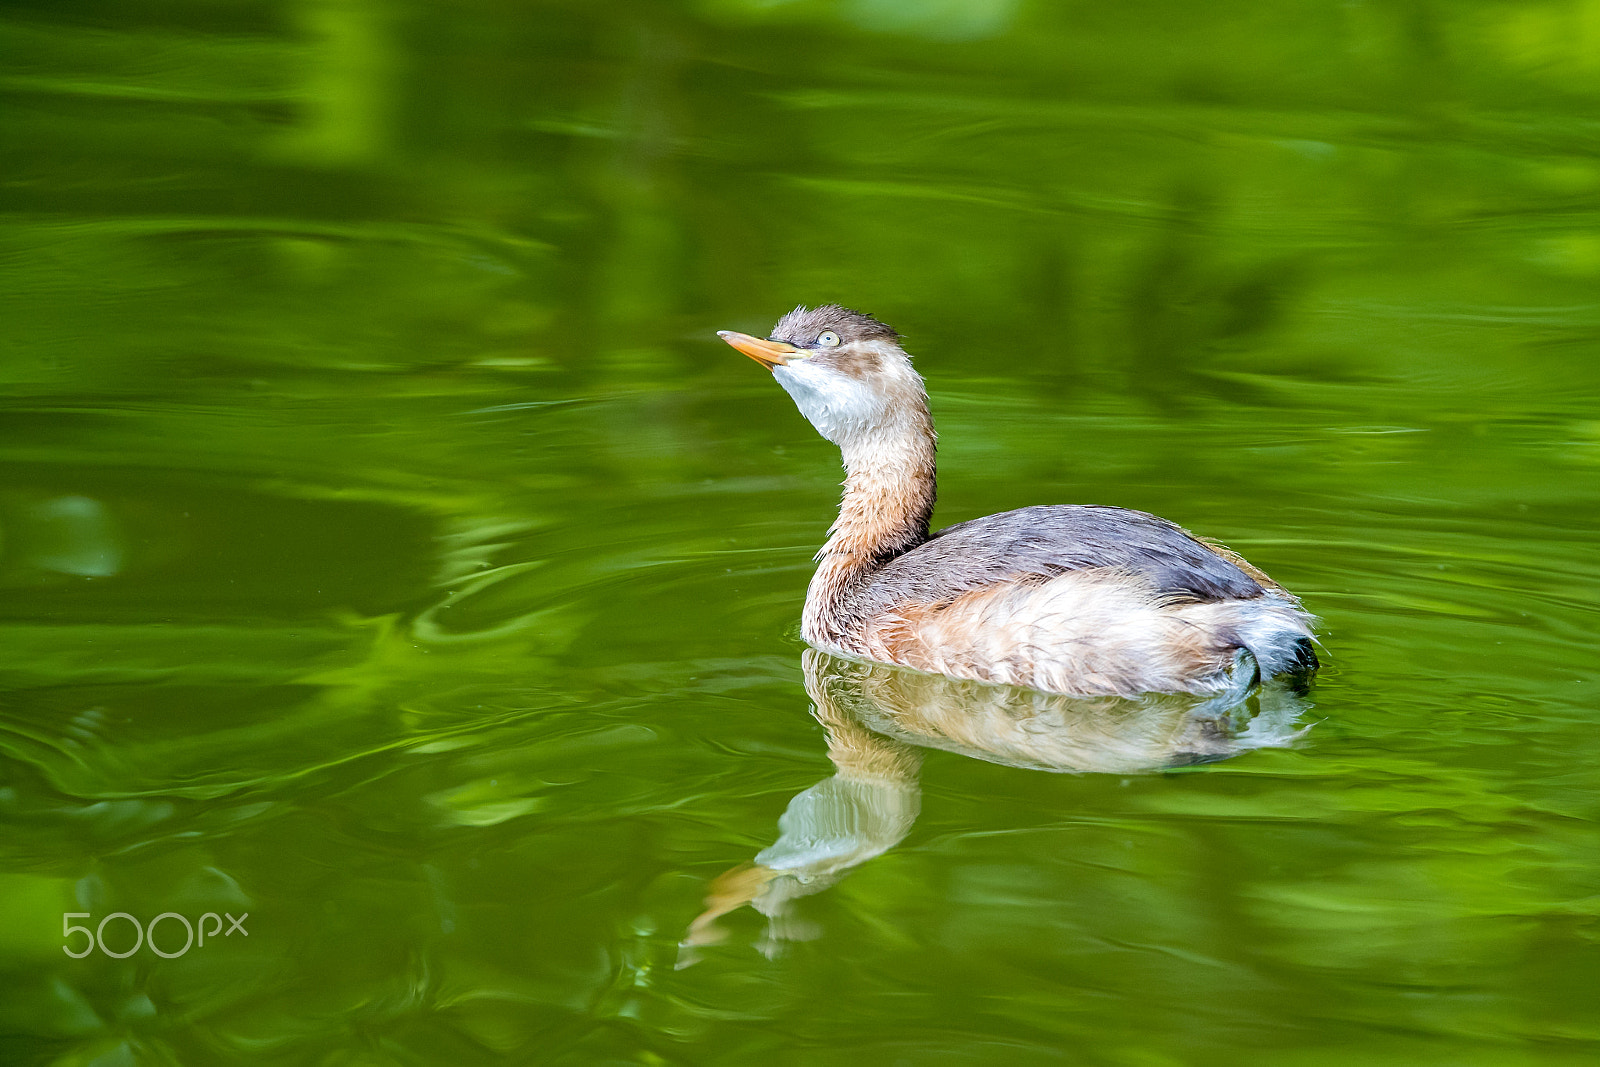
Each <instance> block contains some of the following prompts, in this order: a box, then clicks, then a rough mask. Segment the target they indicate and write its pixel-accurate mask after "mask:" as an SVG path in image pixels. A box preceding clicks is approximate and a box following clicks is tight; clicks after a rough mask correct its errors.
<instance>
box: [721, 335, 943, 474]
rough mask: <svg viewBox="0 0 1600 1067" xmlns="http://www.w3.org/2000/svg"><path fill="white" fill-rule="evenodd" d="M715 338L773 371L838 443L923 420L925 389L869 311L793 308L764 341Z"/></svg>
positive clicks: (917, 425) (919, 426) (915, 426)
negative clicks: (867, 312)
mask: <svg viewBox="0 0 1600 1067" xmlns="http://www.w3.org/2000/svg"><path fill="white" fill-rule="evenodd" d="M717 336H719V337H721V338H722V339H723V340H724V341H726V342H728V344H730V345H732V346H733V347H734V348H737V349H738V350H739V351H741V352H743V353H744V354H745V355H747V356H749V357H750V358H751V359H753V360H755V361H756V362H757V363H760V364H761V365H762V366H764V367H766V368H767V369H769V370H770V371H772V376H773V377H774V378H776V379H777V380H778V384H779V385H781V386H783V387H784V389H786V390H787V391H788V393H789V395H790V396H792V397H793V398H794V402H795V403H796V404H797V405H799V408H800V413H801V414H802V415H804V416H805V417H806V418H807V419H809V420H810V421H811V425H813V426H815V427H816V428H817V432H818V433H820V434H822V436H823V437H826V438H827V439H828V440H830V441H832V442H833V443H834V444H836V445H839V446H841V447H849V446H850V445H852V444H856V443H861V442H863V441H865V440H867V439H870V438H873V437H876V436H878V435H880V434H883V433H904V432H906V431H909V430H923V428H924V427H925V426H926V424H927V394H926V393H925V392H924V391H923V386H922V378H921V376H920V375H918V374H917V372H916V371H915V370H913V369H912V368H911V357H909V356H907V355H906V353H905V349H903V348H901V347H900V343H899V342H900V335H899V334H897V333H895V332H894V330H892V329H890V328H889V327H888V326H885V325H884V324H883V323H881V322H879V321H878V320H877V319H875V318H873V317H872V316H871V315H864V314H862V313H861V312H859V311H851V310H850V309H849V308H846V307H840V306H839V305H838V304H824V305H823V306H822V307H818V308H805V307H797V308H795V309H794V310H793V311H791V312H789V314H787V315H785V316H784V317H783V318H781V319H779V320H778V324H777V325H776V326H774V327H773V328H772V334H771V336H770V337H768V338H767V339H766V340H762V339H761V338H758V337H751V336H750V335H748V334H743V333H735V332H734V331H732V330H718V331H717ZM923 432H929V431H926V430H923Z"/></svg>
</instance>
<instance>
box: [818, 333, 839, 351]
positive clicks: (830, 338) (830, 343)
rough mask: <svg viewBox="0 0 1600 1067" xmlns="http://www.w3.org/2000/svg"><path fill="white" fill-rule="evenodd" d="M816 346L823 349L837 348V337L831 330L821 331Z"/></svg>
mask: <svg viewBox="0 0 1600 1067" xmlns="http://www.w3.org/2000/svg"><path fill="white" fill-rule="evenodd" d="M817 344H819V345H821V346H822V347H823V348H838V347H839V335H838V334H836V333H834V332H833V331H832V330H823V331H822V334H821V335H820V336H819V337H818V338H817Z"/></svg>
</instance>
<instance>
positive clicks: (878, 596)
mask: <svg viewBox="0 0 1600 1067" xmlns="http://www.w3.org/2000/svg"><path fill="white" fill-rule="evenodd" d="M718 336H720V337H721V338H722V339H723V340H724V341H726V342H727V343H728V344H730V345H732V346H733V347H734V348H737V349H738V350H739V351H741V352H743V353H744V354H745V355H747V356H749V357H750V358H751V359H754V360H755V361H756V362H758V363H760V364H762V365H763V366H765V367H767V368H768V369H769V370H771V371H772V374H773V377H775V378H777V380H778V384H779V385H781V386H783V387H784V389H786V390H787V391H788V392H789V395H790V396H792V397H793V398H794V401H795V403H796V404H798V405H799V407H800V412H801V414H803V415H804V416H805V417H806V418H807V419H809V420H810V421H811V424H812V425H813V426H815V427H816V428H817V431H818V432H819V433H821V434H822V436H823V437H825V438H827V439H828V440H829V441H832V442H833V443H834V444H836V445H838V446H839V448H840V450H841V451H842V452H843V455H844V466H845V470H846V472H847V477H846V478H845V482H844V499H843V501H842V502H841V503H840V505H839V518H838V521H836V522H835V523H834V524H833V528H832V529H831V530H830V531H829V537H828V541H827V543H826V544H824V545H823V546H822V550H821V551H820V552H819V553H818V554H817V560H818V567H817V572H816V574H815V575H814V576H813V577H812V579H811V586H810V588H809V589H808V590H807V592H806V605H805V613H804V615H803V617H802V621H801V630H800V633H801V636H802V637H804V638H805V640H806V641H807V642H808V643H809V644H811V645H814V646H816V647H817V648H821V649H826V650H829V651H833V652H841V653H843V654H845V655H847V656H856V657H859V658H862V659H869V660H877V661H880V662H884V663H897V664H901V665H903V666H907V667H914V668H917V669H919V670H923V671H928V672H931V673H934V674H944V675H949V676H951V677H955V678H968V679H974V680H977V681H984V682H1000V683H1005V684H1009V685H1019V686H1025V687H1027V688H1030V689H1040V690H1044V691H1046V692H1052V693H1067V694H1082V695H1094V694H1123V695H1131V694H1136V693H1147V692H1169V693H1170V692H1188V693H1206V692H1213V691H1217V690H1221V689H1226V688H1230V687H1235V686H1237V685H1239V684H1240V682H1241V672H1243V673H1244V674H1246V675H1250V676H1259V677H1269V676H1272V675H1276V674H1286V673H1301V672H1308V671H1311V670H1314V669H1315V668H1316V666H1317V659H1316V656H1315V654H1314V653H1313V652H1312V648H1311V627H1310V623H1311V622H1312V621H1313V620H1312V617H1311V616H1310V615H1309V614H1308V613H1307V612H1306V611H1304V610H1303V609H1302V608H1301V607H1300V602H1299V600H1298V599H1296V598H1295V597H1294V596H1293V595H1292V594H1290V593H1289V592H1288V591H1287V590H1285V589H1284V588H1283V587H1282V586H1280V585H1278V584H1277V583H1276V582H1274V581H1273V580H1272V579H1270V578H1268V577H1267V576H1266V575H1265V574H1263V573H1262V572H1261V571H1260V570H1258V569H1256V568H1255V567H1253V566H1251V565H1250V564H1249V563H1248V562H1246V561H1245V560H1244V559H1243V558H1242V557H1241V556H1239V555H1238V554H1236V553H1234V552H1231V551H1229V550H1228V549H1226V548H1223V547H1221V546H1220V545H1214V544H1207V543H1203V542H1201V541H1199V540H1196V539H1195V538H1194V537H1193V536H1191V535H1190V534H1189V533H1188V531H1186V530H1184V529H1183V528H1182V527H1180V526H1177V525H1175V524H1173V523H1170V522H1168V521H1166V520H1165V519H1160V518H1157V517H1156V516H1154V515H1149V514H1146V513H1145V512H1142V511H1129V510H1126V509H1124V508H1116V507H1099V506H1089V505H1077V504H1055V505H1046V506H1042V507H1029V508H1019V509H1018V510H1016V511H1007V512H1003V513H1001V514H999V515H989V516H986V517H984V518H981V519H973V520H971V521H969V522H962V523H957V524H956V525H954V526H947V527H945V528H944V529H942V530H940V531H938V532H937V533H935V534H932V535H930V534H929V533H928V519H929V518H930V517H931V516H932V514H933V501H934V432H933V421H932V419H931V418H930V417H929V414H928V396H927V392H926V391H925V389H924V388H923V384H922V378H921V376H919V375H918V374H917V372H916V371H915V370H913V369H912V367H911V359H910V357H909V356H907V355H906V353H905V350H904V349H903V348H901V347H900V344H899V341H900V335H899V334H897V333H896V332H895V331H894V330H892V329H890V328H889V327H888V326H885V325H884V324H883V323H881V322H879V321H878V320H877V319H875V318H873V317H872V316H870V315H863V314H862V313H860V312H858V311H851V310H850V309H849V308H844V307H840V306H838V305H836V304H829V305H826V306H824V307H819V308H814V309H807V308H804V307H798V308H795V309H794V310H793V311H791V312H789V314H787V315H785V316H784V317H783V318H782V319H780V320H778V324H777V325H776V326H775V327H773V330H772V335H771V337H770V338H769V339H767V340H762V339H760V338H757V337H751V336H749V335H748V334H742V333H735V332H733V331H731V330H722V331H719V334H718ZM1245 680H1247V679H1245Z"/></svg>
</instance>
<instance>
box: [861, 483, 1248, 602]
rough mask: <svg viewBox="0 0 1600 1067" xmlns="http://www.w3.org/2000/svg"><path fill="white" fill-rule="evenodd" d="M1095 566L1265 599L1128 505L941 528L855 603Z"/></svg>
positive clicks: (1010, 515) (1228, 564) (1229, 566)
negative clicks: (1130, 509) (1127, 508)
mask: <svg viewBox="0 0 1600 1067" xmlns="http://www.w3.org/2000/svg"><path fill="white" fill-rule="evenodd" d="M1230 554H1231V553H1230ZM1091 567H1114V568H1116V569H1118V570H1123V571H1128V572H1130V573H1133V574H1138V575H1142V576H1144V577H1145V578H1147V579H1148V580H1149V581H1150V582H1151V584H1152V585H1154V586H1155V587H1156V589H1157V590H1158V591H1159V592H1160V593H1161V594H1162V595H1163V596H1166V597H1170V598H1172V599H1173V600H1250V599H1253V598H1255V597H1259V596H1262V595H1263V594H1264V593H1265V589H1264V588H1263V587H1262V585H1261V583H1260V582H1258V581H1257V580H1256V579H1255V578H1253V577H1251V576H1250V574H1248V573H1247V572H1246V571H1244V570H1243V569H1242V568H1240V567H1239V566H1238V565H1237V564H1235V563H1233V562H1232V561H1231V560H1228V559H1225V558H1223V557H1222V556H1220V555H1218V554H1217V553H1216V552H1214V551H1212V550H1211V548H1209V547H1208V546H1206V545H1204V544H1202V543H1201V542H1199V541H1197V540H1195V539H1194V538H1193V537H1192V536H1190V535H1189V533H1188V532H1187V531H1185V530H1184V529H1183V528H1182V527H1181V526H1178V525H1176V524H1174V523H1170V522H1168V521H1167V520H1165V519H1162V518H1157V517H1156V516H1154V515H1149V514H1146V513H1145V512H1142V511H1128V510H1126V509H1125V508H1111V507H1094V506H1087V505H1079V504H1056V505H1047V506H1043V507H1032V508H1019V509H1017V510H1016V511H1006V512H1002V513H1001V514H999V515H986V516H984V517H983V518H981V519H973V520H972V521H970V522H961V523H957V524H956V525H954V526H947V527H945V528H944V529H942V530H940V531H939V532H938V533H936V534H934V535H933V537H932V538H930V539H929V540H928V541H926V542H925V543H923V544H921V545H919V546H917V547H916V548H914V549H912V550H911V551H909V552H907V553H905V554H903V555H900V556H896V557H895V558H894V559H892V560H890V561H889V562H888V563H887V564H885V565H884V566H883V567H882V568H881V569H880V570H878V571H877V572H876V573H874V574H873V576H872V579H871V581H870V582H869V583H868V585H867V587H866V588H864V589H862V590H861V594H860V596H861V598H862V599H861V600H860V601H858V602H857V603H856V604H855V605H852V607H854V608H855V610H856V611H859V612H862V613H863V614H870V613H872V612H874V611H879V610H885V609H888V608H891V607H893V606H894V605H895V604H902V603H905V602H907V601H922V602H929V601H937V600H943V599H945V598H947V597H952V596H958V595H960V594H962V593H965V592H969V591H971V590H973V589H979V588H982V587H984V586H988V585H993V584H994V583H996V582H1002V581H1007V580H1015V579H1018V578H1028V577H1038V578H1051V577H1054V576H1055V575H1058V574H1061V573H1063V572H1065V571H1073V570H1083V569H1086V568H1091Z"/></svg>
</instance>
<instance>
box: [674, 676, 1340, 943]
mask: <svg viewBox="0 0 1600 1067" xmlns="http://www.w3.org/2000/svg"><path fill="white" fill-rule="evenodd" d="M801 664H802V666H803V668H804V670H805V682H806V693H807V694H808V695H809V696H810V697H811V702H812V714H814V715H815V716H816V717H817V720H818V721H819V722H821V723H822V726H823V729H824V730H825V731H826V733H827V741H828V758H829V759H831V760H832V761H833V764H834V767H835V768H836V770H835V773H834V774H833V776H832V777H830V778H826V779H824V780H823V781H821V782H818V783H817V784H816V785H814V786H812V787H810V788H809V789H806V790H803V791H802V792H800V793H799V794H798V795H797V796H795V798H794V799H793V800H791V801H790V802H789V807H788V810H786V811H785V812H784V813H783V815H782V816H781V817H780V818H779V819H778V831H779V833H778V840H777V841H775V842H773V844H772V845H770V846H769V847H767V848H765V849H763V850H762V851H761V852H759V853H757V854H756V856H755V859H754V861H753V862H752V863H747V864H741V865H740V866H738V867H735V868H734V869H732V870H730V871H728V872H726V873H724V874H722V875H720V876H719V877H718V878H716V879H715V880H714V881H713V882H712V884H711V887H710V890H709V892H708V893H707V896H706V910H705V911H704V912H702V913H701V914H700V915H699V917H698V918H696V919H695V920H694V922H693V923H692V924H690V926H689V930H688V933H687V934H686V935H685V937H684V939H683V942H682V945H681V947H680V951H679V957H678V966H679V967H686V966H688V965H690V964H692V963H694V962H695V961H696V960H697V959H698V957H699V950H700V948H701V947H702V946H705V945H710V944H715V943H717V942H719V941H721V940H722V939H723V938H724V937H725V936H726V932H725V931H724V930H723V929H722V928H721V927H720V926H719V925H718V922H717V920H718V919H720V918H721V917H722V916H724V915H726V914H728V913H729V912H731V911H734V910H735V909H737V908H740V907H742V906H743V905H745V904H749V905H750V906H751V907H753V908H755V909H756V910H757V911H759V912H760V913H761V914H763V915H765V916H766V917H767V929H766V932H765V934H764V935H763V937H762V939H761V941H760V943H759V947H760V949H761V951H762V952H764V953H765V954H766V955H768V956H769V957H770V956H775V955H777V954H778V953H779V952H780V951H781V950H782V948H783V945H784V943H785V942H788V941H798V940H809V939H811V938H813V937H815V936H816V935H817V930H816V929H815V927H814V926H813V925H812V924H809V923H807V922H805V921H804V920H802V919H800V918H798V917H797V916H796V915H794V914H793V902H794V901H795V900H796V899H798V898H800V897H804V896H810V895H811V894H813V893H818V892H821V891H822V890H824V889H826V888H828V887H829V886H831V885H833V884H834V883H835V882H837V881H839V879H841V878H843V877H844V875H845V874H846V872H848V871H849V870H850V869H851V868H852V867H857V866H860V865H861V864H863V863H865V862H866V861H867V860H870V859H872V858H873V857H874V856H878V855H881V854H883V853H884V852H887V851H888V850H889V849H891V848H893V847H894V846H895V845H897V844H899V843H900V841H901V840H902V839H903V838H904V837H905V836H906V834H907V833H909V832H910V830H911V825H912V823H914V822H915V821H916V819H917V813H918V812H919V810H920V809H921V805H922V791H921V788H920V786H919V785H918V783H917V775H918V771H919V770H920V768H921V765H922V754H921V751H920V749H922V748H938V749H944V750H945V751H947V752H955V753H959V754H961V755H964V756H971V757H973V758H975V759H981V760H986V761H988V762H990V763H1000V764H1004V765H1006V766H1008V767H1021V768H1027V769H1030V770H1040V771H1073V772H1098V773H1104V774H1132V773H1137V772H1141V771H1158V770H1163V769H1166V768H1170V767H1181V766H1186V765H1189V764H1194V763H1205V762H1210V761H1213V760H1220V759H1226V758H1227V757H1229V756H1233V755H1236V754H1238V753H1240V752H1247V751H1249V750H1251V749H1256V748H1270V747H1281V746H1284V745H1287V744H1289V743H1290V742H1292V741H1294V740H1295V739H1296V738H1298V737H1299V736H1300V735H1301V734H1302V733H1303V732H1304V728H1303V727H1301V726H1300V725H1299V719H1300V717H1301V715H1302V714H1303V713H1304V712H1305V710H1306V708H1307V706H1308V705H1307V704H1306V702H1305V699H1304V689H1303V688H1302V686H1303V681H1301V680H1295V679H1285V678H1277V679H1271V680H1269V681H1268V682H1267V683H1266V684H1264V685H1255V686H1240V687H1238V688H1236V689H1233V690H1230V691H1226V692H1223V693H1220V694H1216V695H1212V696H1209V697H1200V696H1193V695H1188V694H1150V695H1146V696H1143V697H1137V698H1125V697H1070V696H1061V695H1058V694H1053V693H1041V692H1036V691H1033V690H1029V689H1018V688H1014V687H1012V686H1005V685H993V684H988V683H984V682H972V681H963V680H960V679H954V678H946V677H943V676H940V675H932V674H921V673H918V672H916V671H910V670H906V669H903V668H899V667H891V666H887V665H885V664H878V663H866V662H858V661H854V660H847V659H843V658H840V657H838V656H832V655H829V654H828V653H826V652H821V651H818V650H817V649H807V650H806V651H805V653H804V656H803V657H802V660H801Z"/></svg>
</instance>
